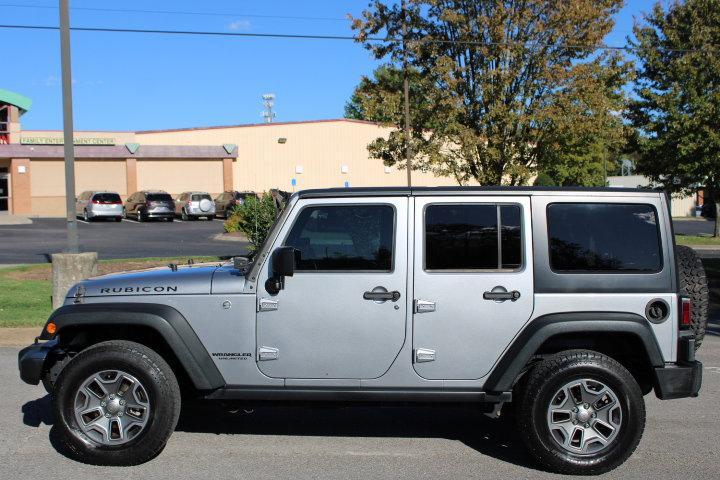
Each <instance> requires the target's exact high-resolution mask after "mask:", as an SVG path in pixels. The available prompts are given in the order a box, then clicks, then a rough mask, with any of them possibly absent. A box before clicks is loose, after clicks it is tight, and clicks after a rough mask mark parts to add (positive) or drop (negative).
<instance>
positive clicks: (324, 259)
mask: <svg viewBox="0 0 720 480" xmlns="http://www.w3.org/2000/svg"><path fill="white" fill-rule="evenodd" d="M394 229H395V209H394V208H393V207H391V206H389V205H327V206H325V205H323V206H315V207H307V208H305V209H303V210H302V211H301V212H300V214H299V215H298V218H297V220H296V222H295V225H293V227H292V230H291V231H290V234H289V235H288V238H287V240H286V241H285V245H288V246H292V247H295V249H297V250H298V252H297V253H296V258H295V266H296V270H298V271H385V272H389V271H391V270H392V262H393V258H392V252H393V232H394Z"/></svg>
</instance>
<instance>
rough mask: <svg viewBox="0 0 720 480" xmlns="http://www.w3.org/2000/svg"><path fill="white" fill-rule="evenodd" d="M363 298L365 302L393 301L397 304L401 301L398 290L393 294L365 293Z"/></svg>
mask: <svg viewBox="0 0 720 480" xmlns="http://www.w3.org/2000/svg"><path fill="white" fill-rule="evenodd" d="M363 298H364V299H365V300H373V301H375V302H377V301H384V300H392V301H393V302H397V301H398V300H400V292H398V291H397V290H394V291H392V292H365V293H363Z"/></svg>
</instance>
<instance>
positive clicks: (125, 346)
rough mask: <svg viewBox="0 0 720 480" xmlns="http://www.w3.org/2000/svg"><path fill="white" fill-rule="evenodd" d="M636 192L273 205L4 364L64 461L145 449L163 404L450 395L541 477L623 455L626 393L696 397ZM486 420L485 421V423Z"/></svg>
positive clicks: (50, 328)
mask: <svg viewBox="0 0 720 480" xmlns="http://www.w3.org/2000/svg"><path fill="white" fill-rule="evenodd" d="M673 239H674V237H673V231H672V223H671V218H670V213H669V209H668V199H667V197H666V195H665V194H664V193H661V192H656V191H641V190H624V189H608V188H603V189H554V190H553V189H543V188H502V187H495V188H412V189H408V188H369V189H329V190H308V191H303V192H300V193H298V194H295V195H293V197H292V198H291V199H290V200H289V202H288V205H287V207H286V208H285V209H284V211H283V212H282V213H281V214H280V215H279V217H278V219H277V221H276V223H275V225H274V226H273V227H272V229H271V230H270V232H269V234H268V236H267V239H266V241H265V243H264V244H263V245H262V246H261V247H260V248H259V249H258V250H257V253H256V255H254V257H253V258H252V259H251V260H249V261H247V262H245V261H234V262H228V263H224V264H219V265H217V264H216V265H208V264H205V265H188V266H182V267H177V266H176V265H170V266H169V267H170V268H158V269H152V270H147V271H141V272H128V273H122V274H115V275H106V276H100V277H95V278H90V279H88V280H85V281H82V282H80V283H79V284H77V285H75V286H74V287H73V288H72V289H71V290H70V292H69V293H68V296H67V299H66V301H65V304H64V306H62V307H61V308H59V309H58V310H56V311H55V312H54V313H53V314H52V315H51V316H50V318H49V319H48V321H47V324H46V325H45V327H44V328H43V330H42V333H41V334H40V336H39V337H38V339H37V340H36V342H35V344H34V345H31V346H29V347H27V348H25V349H24V350H22V351H21V352H20V354H19V367H20V376H21V377H22V379H23V380H24V381H25V382H27V383H30V384H38V383H39V382H41V381H42V382H43V384H44V385H45V387H46V388H47V389H48V390H49V391H50V392H51V393H52V396H53V402H54V403H53V405H54V407H53V408H54V412H55V415H56V418H57V420H56V421H57V426H58V427H59V433H60V438H61V439H62V442H64V444H66V446H67V447H68V449H69V451H71V452H72V453H74V454H75V455H76V456H77V458H78V459H79V460H81V461H85V462H90V463H96V464H115V465H129V464H136V463H141V462H144V461H147V460H149V459H151V458H153V457H154V456H155V455H157V454H158V453H159V452H160V451H161V450H162V449H163V447H164V446H165V444H166V442H167V441H168V438H169V437H170V435H171V433H172V432H173V429H174V428H175V425H176V422H177V421H178V415H179V413H180V406H181V390H182V391H183V396H182V398H185V396H186V395H195V396H198V397H202V398H204V399H212V400H223V401H226V402H228V401H233V402H235V401H238V402H265V401H301V400H302V401H306V400H315V401H355V402H362V401H378V402H397V401H402V402H466V403H468V404H471V405H477V406H478V408H480V407H482V408H485V409H486V410H484V411H486V412H488V413H489V414H490V415H494V416H496V417H497V416H500V412H504V413H512V415H511V417H512V418H513V419H514V420H515V421H516V422H517V430H518V432H519V434H520V435H521V436H522V437H523V439H524V441H525V442H526V444H527V447H528V450H529V452H531V453H532V455H533V456H534V457H535V458H536V459H537V460H538V461H539V462H540V463H541V464H542V465H544V466H545V468H549V469H551V470H554V471H558V472H565V473H581V474H588V473H601V472H606V471H609V470H611V469H613V468H615V467H617V466H618V465H620V464H621V463H623V462H624V461H625V460H626V459H627V458H628V457H629V456H630V455H631V454H632V452H633V451H634V450H635V448H636V446H637V445H638V443H639V441H640V437H641V435H642V433H643V429H644V425H645V404H644V401H643V395H646V394H649V393H650V392H651V391H654V392H655V395H656V396H657V397H659V398H661V399H673V398H680V397H693V396H697V394H698V391H699V389H700V384H701V374H702V365H701V364H700V362H698V361H696V360H695V350H696V347H697V346H698V345H699V343H700V341H701V339H702V336H703V333H704V327H705V325H704V324H705V322H706V321H707V303H708V292H707V284H706V281H705V275H704V272H703V270H702V264H701V263H700V262H699V260H698V258H697V257H696V256H695V255H694V254H693V253H692V251H691V250H689V249H683V248H681V247H677V246H676V245H675V244H674V240H673ZM503 416H507V415H503Z"/></svg>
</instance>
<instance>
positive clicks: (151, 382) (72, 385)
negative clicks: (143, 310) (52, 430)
mask: <svg viewBox="0 0 720 480" xmlns="http://www.w3.org/2000/svg"><path fill="white" fill-rule="evenodd" d="M53 401H54V403H53V407H54V412H55V418H57V419H58V427H59V437H60V440H61V442H62V443H63V445H64V446H66V447H67V450H68V452H69V453H70V454H71V455H73V456H74V457H76V458H77V459H78V460H80V461H83V462H87V463H92V464H97V465H135V464H139V463H143V462H146V461H148V460H150V459H152V458H153V457H155V456H156V455H157V454H159V453H160V452H161V451H162V449H163V448H164V446H165V444H166V443H167V440H168V438H169V437H170V435H171V434H172V432H173V430H174V429H175V425H176V424H177V420H178V417H179V414H180V389H179V387H178V383H177V380H176V378H175V376H174V374H173V372H172V370H171V369H170V367H169V366H168V364H167V363H166V362H165V361H164V360H163V359H162V357H160V356H159V355H158V354H157V353H155V352H154V351H153V350H150V349H149V348H147V347H145V346H143V345H140V344H137V343H134V342H128V341H110V342H102V343H99V344H97V345H94V346H92V347H90V348H88V349H86V350H84V351H82V352H80V353H79V354H78V355H76V356H75V357H74V358H73V359H72V361H70V363H69V364H68V365H67V366H66V367H65V368H64V369H63V370H62V372H61V373H60V376H59V378H58V380H57V383H56V384H55V397H54V400H53Z"/></svg>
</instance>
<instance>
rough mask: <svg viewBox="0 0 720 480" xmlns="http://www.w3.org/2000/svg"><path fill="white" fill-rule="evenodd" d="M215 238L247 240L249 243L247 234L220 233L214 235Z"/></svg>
mask: <svg viewBox="0 0 720 480" xmlns="http://www.w3.org/2000/svg"><path fill="white" fill-rule="evenodd" d="M212 239H213V240H220V241H221V242H245V243H248V239H247V237H246V236H245V235H237V234H234V233H218V234H215V235H213V237H212Z"/></svg>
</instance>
